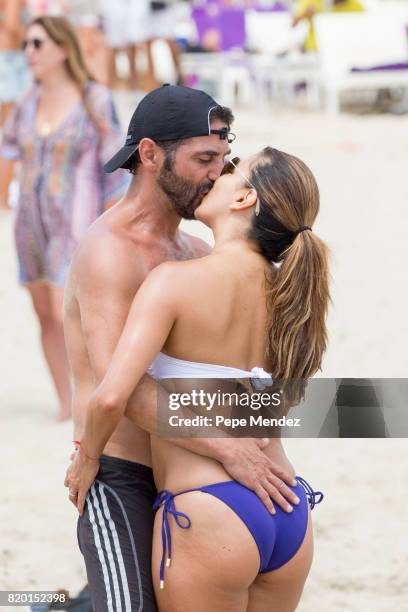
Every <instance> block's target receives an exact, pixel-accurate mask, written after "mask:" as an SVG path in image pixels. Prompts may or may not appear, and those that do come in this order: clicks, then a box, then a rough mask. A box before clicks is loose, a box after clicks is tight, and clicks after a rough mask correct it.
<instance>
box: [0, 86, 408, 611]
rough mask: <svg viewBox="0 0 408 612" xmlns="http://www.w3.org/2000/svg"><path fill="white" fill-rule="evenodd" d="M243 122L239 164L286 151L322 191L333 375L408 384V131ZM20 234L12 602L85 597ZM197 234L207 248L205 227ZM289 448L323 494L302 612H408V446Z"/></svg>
mask: <svg viewBox="0 0 408 612" xmlns="http://www.w3.org/2000/svg"><path fill="white" fill-rule="evenodd" d="M119 104H120V113H121V116H122V119H123V124H124V125H125V124H126V123H127V121H128V118H129V113H130V111H131V108H132V104H133V102H132V99H131V98H130V97H125V96H120V98H119ZM236 118H237V121H236V125H235V127H234V131H236V132H237V134H238V135H239V138H238V139H237V141H236V143H234V145H233V153H234V154H237V155H241V156H242V157H243V156H245V155H247V154H250V153H253V152H256V151H257V150H259V149H260V148H262V147H263V146H265V145H271V146H275V147H277V148H281V149H283V150H285V151H288V152H290V153H293V154H295V155H298V156H299V157H301V158H302V159H303V160H304V161H306V162H307V163H308V164H309V165H310V167H311V169H312V170H313V171H314V173H315V175H316V177H317V180H318V183H319V185H320V188H321V200H322V209H321V214H320V217H319V221H318V223H317V224H316V226H315V230H316V232H317V233H318V234H319V235H320V236H321V237H322V238H323V239H325V240H326V241H327V242H328V244H329V246H330V248H331V251H332V277H333V282H332V298H333V306H332V308H331V311H330V319H329V332H330V344H329V349H328V352H327V355H326V358H325V361H324V368H323V372H322V374H323V375H324V376H327V377H334V376H337V377H380V376H381V377H404V376H406V375H407V371H408V356H407V350H406V339H407V337H408V318H407V315H406V313H407V311H408V275H407V274H406V270H405V267H406V262H407V261H408V257H407V256H408V246H407V245H408V243H407V239H406V236H407V227H408V208H407V202H408V180H407V171H406V160H407V156H408V141H407V138H406V133H407V128H408V118H407V117H392V116H364V117H360V116H357V115H354V116H352V115H341V116H340V117H338V118H329V117H326V116H322V115H319V114H312V113H301V112H295V111H292V112H288V111H280V112H278V111H275V110H270V111H266V110H262V111H260V112H256V113H255V112H253V111H249V110H247V109H237V111H236ZM12 221H13V219H12V213H2V214H1V215H0V269H1V279H2V283H1V286H0V337H1V361H0V367H1V380H0V406H1V408H0V420H1V433H2V440H1V444H0V465H1V466H2V474H3V477H2V481H3V484H2V487H1V490H0V525H1V527H0V534H1V537H0V590H2V589H30V590H34V589H40V590H54V589H57V588H60V587H64V588H67V589H69V590H70V591H71V592H72V593H75V592H76V591H78V590H80V588H82V586H83V584H84V583H85V580H86V579H85V571H84V564H83V561H82V557H81V555H80V553H79V550H78V548H77V543H76V511H75V509H74V507H73V506H72V505H71V504H69V502H68V501H67V494H66V489H64V487H63V478H64V473H65V469H66V466H67V462H68V457H69V455H70V452H71V447H72V445H71V440H72V424H71V423H63V424H56V423H55V422H54V412H55V396H54V391H53V388H52V386H51V383H50V380H49V377H48V374H47V371H46V367H45V363H44V360H43V357H42V355H41V352H40V346H39V340H38V328H37V324H36V321H35V319H34V316H33V313H32V309H31V305H30V302H29V297H28V294H26V292H25V291H24V290H22V289H21V288H19V287H18V286H17V282H16V278H17V267H16V261H15V252H14V244H13V237H12ZM186 228H187V229H188V231H191V232H192V233H198V234H199V235H202V236H208V232H207V230H205V229H203V228H201V226H199V225H198V224H197V223H195V222H191V223H189V224H188V225H186ZM285 446H286V448H287V451H288V454H289V457H290V458H291V459H292V461H293V463H294V465H295V467H297V469H298V472H299V473H301V474H302V475H303V476H304V477H305V478H307V479H308V480H310V482H311V484H312V485H313V486H314V487H315V488H317V489H321V490H322V491H324V493H325V500H324V503H322V504H321V505H320V506H317V507H316V509H315V510H314V511H313V518H314V527H315V536H316V542H315V561H314V565H313V568H312V572H311V576H310V579H309V581H308V583H307V586H306V589H305V593H304V597H303V600H302V603H301V605H300V607H299V610H300V611H301V612H331V611H334V612H336V611H340V610H342V611H344V610H347V611H352V612H366V611H370V612H389V611H390V610H398V611H399V612H403V611H404V610H406V611H408V579H407V564H408V527H407V520H406V518H407V512H406V500H407V485H406V483H407V480H408V453H407V450H406V449H407V445H406V441H405V440H404V439H384V440H381V439H378V440H375V439H369V440H359V439H353V440H346V439H342V440H338V439H334V440H331V439H317V440H313V439H310V440H306V439H305V440H301V439H298V440H296V439H292V440H287V441H286V443H285ZM8 609H10V610H12V609H14V608H8ZM15 609H16V610H19V609H20V610H21V608H15Z"/></svg>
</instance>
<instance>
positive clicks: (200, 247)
mask: <svg viewBox="0 0 408 612" xmlns="http://www.w3.org/2000/svg"><path fill="white" fill-rule="evenodd" d="M180 235H181V237H182V239H183V241H185V242H186V244H188V246H189V248H190V249H191V252H192V257H205V256H206V255H209V254H210V253H211V250H212V247H211V246H210V245H209V244H208V242H206V241H205V240H202V238H198V237H197V236H193V235H192V234H188V233H187V232H184V231H182V230H180Z"/></svg>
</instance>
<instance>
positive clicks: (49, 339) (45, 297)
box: [27, 283, 71, 421]
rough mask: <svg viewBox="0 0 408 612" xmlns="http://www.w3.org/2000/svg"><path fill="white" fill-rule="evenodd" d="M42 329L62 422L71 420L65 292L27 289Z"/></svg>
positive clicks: (44, 286)
mask: <svg viewBox="0 0 408 612" xmlns="http://www.w3.org/2000/svg"><path fill="white" fill-rule="evenodd" d="M27 289H28V291H29V293H30V295H31V299H32V302H33V306H34V310H35V313H36V315H37V317H38V320H39V323H40V328H41V342H42V347H43V351H44V356H45V359H46V361H47V364H48V368H49V370H50V373H51V377H52V379H53V382H54V385H55V389H56V392H57V395H58V399H59V412H58V416H57V420H58V421H63V420H66V419H69V418H70V416H71V386H70V381H69V369H68V359H67V354H66V349H65V340H64V330H63V324H62V305H63V296H64V289H63V288H62V287H53V286H50V285H47V284H44V283H32V284H30V285H27Z"/></svg>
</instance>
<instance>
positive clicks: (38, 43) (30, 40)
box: [22, 38, 45, 51]
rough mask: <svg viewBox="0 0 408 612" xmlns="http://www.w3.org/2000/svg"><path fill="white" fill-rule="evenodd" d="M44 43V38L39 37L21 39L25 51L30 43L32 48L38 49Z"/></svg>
mask: <svg viewBox="0 0 408 612" xmlns="http://www.w3.org/2000/svg"><path fill="white" fill-rule="evenodd" d="M44 43H45V40H42V39H41V38H27V39H26V40H24V41H23V44H22V47H23V51H25V50H26V49H27V47H29V46H30V45H32V46H33V47H34V49H36V50H37V51H38V50H39V49H41V47H42V46H43V44H44Z"/></svg>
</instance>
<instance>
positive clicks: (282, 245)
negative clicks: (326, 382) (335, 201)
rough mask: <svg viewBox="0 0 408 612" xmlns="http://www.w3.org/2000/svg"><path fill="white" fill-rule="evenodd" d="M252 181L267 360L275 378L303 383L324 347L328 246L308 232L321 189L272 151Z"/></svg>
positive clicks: (292, 160)
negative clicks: (265, 265) (266, 269)
mask: <svg viewBox="0 0 408 612" xmlns="http://www.w3.org/2000/svg"><path fill="white" fill-rule="evenodd" d="M250 178H251V183H252V184H253V185H254V186H255V187H256V190H257V193H258V198H259V202H260V209H259V214H258V215H254V216H253V221H252V226H251V229H250V238H252V239H253V240H254V241H255V242H256V243H257V245H258V247H259V249H260V251H261V253H262V254H263V255H264V256H265V257H266V259H268V260H269V261H270V262H271V271H270V273H269V274H268V277H267V279H266V295H267V307H268V323H267V337H266V347H267V348H266V356H267V358H268V360H269V361H270V363H271V371H272V373H273V377H274V379H275V380H279V379H280V380H285V381H289V380H295V379H296V380H301V379H303V380H305V379H307V378H309V377H311V376H313V375H314V374H315V373H316V372H317V370H319V369H320V367H321V363H322V358H323V354H324V352H325V350H326V345H327V328H326V317H327V310H328V305H329V301H330V293H329V270H328V248H327V246H326V245H325V244H324V242H323V241H322V240H321V239H320V238H318V236H316V235H315V233H314V232H312V231H311V226H312V224H313V222H314V220H315V218H316V216H317V213H318V211H319V190H318V187H317V183H316V180H315V178H314V176H313V174H312V173H311V171H310V170H309V168H308V167H307V166H306V165H305V164H304V163H303V162H302V161H301V160H299V159H297V158H296V157H294V156H292V155H288V154H287V153H283V152H281V151H278V150H276V149H272V148H270V147H268V148H266V149H264V151H263V152H262V154H261V158H260V160H259V161H258V162H257V164H256V166H255V167H254V168H253V169H252V171H251V177H250Z"/></svg>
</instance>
